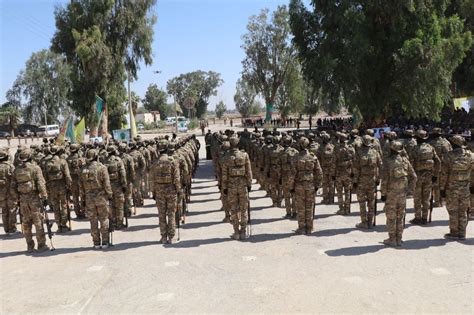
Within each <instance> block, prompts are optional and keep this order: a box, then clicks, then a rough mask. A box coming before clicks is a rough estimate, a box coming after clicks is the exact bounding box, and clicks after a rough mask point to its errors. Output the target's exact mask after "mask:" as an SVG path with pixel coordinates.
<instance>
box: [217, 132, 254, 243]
mask: <svg viewBox="0 0 474 315" xmlns="http://www.w3.org/2000/svg"><path fill="white" fill-rule="evenodd" d="M229 143H230V147H231V149H230V151H229V153H228V154H227V156H226V158H225V159H224V161H223V165H222V189H223V191H224V194H225V195H227V198H228V204H229V207H230V214H231V223H232V225H233V227H234V234H233V235H232V238H233V239H234V240H239V239H245V238H246V237H247V235H246V227H247V223H248V222H247V221H248V216H247V211H248V206H249V192H250V190H251V189H252V169H251V166H250V159H249V157H248V155H247V153H245V152H242V151H239V148H238V145H239V138H237V137H236V136H233V137H231V138H230V139H229Z"/></svg>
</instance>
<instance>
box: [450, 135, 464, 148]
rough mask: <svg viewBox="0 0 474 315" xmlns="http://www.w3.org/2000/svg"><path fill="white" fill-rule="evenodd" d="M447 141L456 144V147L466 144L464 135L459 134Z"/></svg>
mask: <svg viewBox="0 0 474 315" xmlns="http://www.w3.org/2000/svg"><path fill="white" fill-rule="evenodd" d="M449 141H451V143H452V144H453V146H457V147H462V146H463V145H465V144H466V139H464V137H463V136H460V135H455V136H452V137H451V139H449Z"/></svg>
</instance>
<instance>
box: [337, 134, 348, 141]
mask: <svg viewBox="0 0 474 315" xmlns="http://www.w3.org/2000/svg"><path fill="white" fill-rule="evenodd" d="M336 136H337V137H338V138H339V139H340V140H342V141H346V140H347V134H345V133H343V132H338V133H336Z"/></svg>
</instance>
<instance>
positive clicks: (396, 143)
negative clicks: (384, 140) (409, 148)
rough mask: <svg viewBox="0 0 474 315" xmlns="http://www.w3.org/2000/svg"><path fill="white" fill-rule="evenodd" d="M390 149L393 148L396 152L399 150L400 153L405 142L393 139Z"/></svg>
mask: <svg viewBox="0 0 474 315" xmlns="http://www.w3.org/2000/svg"><path fill="white" fill-rule="evenodd" d="M390 150H392V151H394V152H397V153H400V152H402V150H403V144H402V143H401V142H400V141H397V140H395V141H392V142H391V143H390Z"/></svg>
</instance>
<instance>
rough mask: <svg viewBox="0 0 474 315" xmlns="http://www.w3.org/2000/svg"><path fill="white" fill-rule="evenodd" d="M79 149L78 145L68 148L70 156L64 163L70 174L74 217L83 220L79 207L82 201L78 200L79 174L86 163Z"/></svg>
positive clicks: (82, 212) (83, 214)
mask: <svg viewBox="0 0 474 315" xmlns="http://www.w3.org/2000/svg"><path fill="white" fill-rule="evenodd" d="M79 149H80V145H79V144H72V145H71V146H70V147H69V150H70V153H71V154H70V155H69V156H68V158H67V159H66V161H67V163H68V167H69V172H70V175H71V180H72V185H71V193H72V200H73V203H74V212H75V213H76V217H77V218H78V219H84V218H85V217H86V212H85V210H84V209H83V207H82V205H81V201H82V200H80V196H81V191H80V187H81V185H79V175H80V172H81V168H82V167H83V166H84V165H85V164H86V161H85V159H84V158H83V157H82V153H81V151H80V150H79ZM82 202H83V201H82Z"/></svg>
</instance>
